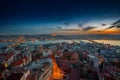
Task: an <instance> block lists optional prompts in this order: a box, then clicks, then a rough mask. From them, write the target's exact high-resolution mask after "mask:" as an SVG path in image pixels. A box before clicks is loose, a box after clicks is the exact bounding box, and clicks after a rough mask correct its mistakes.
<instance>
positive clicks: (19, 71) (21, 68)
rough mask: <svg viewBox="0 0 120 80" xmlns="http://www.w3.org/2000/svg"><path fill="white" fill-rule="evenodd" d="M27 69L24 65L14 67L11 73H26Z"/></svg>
mask: <svg viewBox="0 0 120 80" xmlns="http://www.w3.org/2000/svg"><path fill="white" fill-rule="evenodd" d="M25 71H26V70H25V69H24V67H14V68H12V70H11V73H24V72H25Z"/></svg>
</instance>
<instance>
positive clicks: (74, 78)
mask: <svg viewBox="0 0 120 80" xmlns="http://www.w3.org/2000/svg"><path fill="white" fill-rule="evenodd" d="M70 80H78V71H77V69H72V70H71V72H70Z"/></svg>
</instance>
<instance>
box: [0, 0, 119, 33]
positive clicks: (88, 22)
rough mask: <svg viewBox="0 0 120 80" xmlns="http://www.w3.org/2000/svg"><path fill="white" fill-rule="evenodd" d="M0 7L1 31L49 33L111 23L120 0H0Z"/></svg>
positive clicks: (114, 19)
mask: <svg viewBox="0 0 120 80" xmlns="http://www.w3.org/2000/svg"><path fill="white" fill-rule="evenodd" d="M0 11H1V13H0V34H18V33H22V34H49V33H52V32H56V31H58V30H61V29H62V30H63V29H83V28H86V27H89V26H93V27H97V28H98V29H100V28H101V29H104V28H107V27H110V26H111V24H112V23H114V22H115V21H117V20H119V19H120V1H119V0H51V1H50V0H33V1H32V0H23V1H22V0H17V1H16V0H14V1H12V0H1V1H0ZM101 24H106V25H105V26H101Z"/></svg>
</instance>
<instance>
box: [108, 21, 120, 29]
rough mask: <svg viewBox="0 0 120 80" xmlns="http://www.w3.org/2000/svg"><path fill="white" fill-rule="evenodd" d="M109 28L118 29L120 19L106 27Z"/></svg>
mask: <svg viewBox="0 0 120 80" xmlns="http://www.w3.org/2000/svg"><path fill="white" fill-rule="evenodd" d="M111 28H118V29H120V20H117V21H116V22H114V23H113V24H112V26H110V27H108V28H107V29H111Z"/></svg>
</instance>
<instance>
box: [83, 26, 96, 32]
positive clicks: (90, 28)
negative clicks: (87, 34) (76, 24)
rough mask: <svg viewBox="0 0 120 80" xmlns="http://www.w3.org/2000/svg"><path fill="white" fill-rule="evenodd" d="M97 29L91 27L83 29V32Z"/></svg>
mask: <svg viewBox="0 0 120 80" xmlns="http://www.w3.org/2000/svg"><path fill="white" fill-rule="evenodd" d="M95 28H97V27H93V26H88V27H86V28H83V31H89V30H92V29H95Z"/></svg>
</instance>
